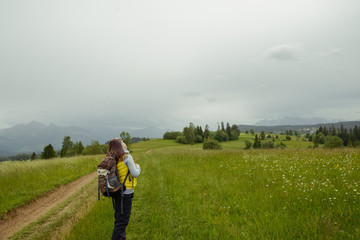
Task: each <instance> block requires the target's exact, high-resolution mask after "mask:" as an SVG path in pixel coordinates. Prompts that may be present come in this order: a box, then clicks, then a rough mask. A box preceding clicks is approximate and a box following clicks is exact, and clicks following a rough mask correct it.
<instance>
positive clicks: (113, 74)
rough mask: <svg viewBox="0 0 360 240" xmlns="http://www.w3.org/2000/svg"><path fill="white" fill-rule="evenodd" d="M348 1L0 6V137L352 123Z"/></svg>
mask: <svg viewBox="0 0 360 240" xmlns="http://www.w3.org/2000/svg"><path fill="white" fill-rule="evenodd" d="M358 9H360V2H359V1H357V0H345V1H337V0H317V1H310V0H294V1H287V0H272V1H268V0H254V1H244V0H239V1H232V0H229V1H214V0H191V1H189V0H183V1H172V0H155V1H145V0H137V1H118V0H116V1H115V0H109V1H95V0H86V1H85V0H79V1H71V0H63V1H46V0H33V1H26V0H12V1H8V0H5V1H1V2H0V32H1V38H0V81H1V88H0V116H1V117H0V128H6V127H10V126H13V125H15V124H19V123H27V122H30V121H32V120H36V121H39V122H42V123H50V122H53V123H56V124H60V125H77V126H84V127H94V126H97V125H102V126H109V127H124V128H143V127H147V126H156V127H159V128H169V129H182V127H184V126H186V125H188V123H189V122H193V123H194V124H196V125H202V126H204V125H205V124H209V125H210V127H211V128H212V129H214V128H215V127H216V126H217V122H221V121H225V122H230V123H231V124H233V123H234V124H253V123H255V122H257V121H260V120H262V119H278V118H283V117H289V116H290V117H302V118H325V119H339V120H359V119H360V108H359V106H360V97H359V96H360V95H359V93H358V92H359V89H360V81H359V77H360V72H359V70H358V69H359V62H360V61H359V60H360V57H359V54H360V45H359V44H358V43H359V42H360V28H359V27H358V26H357V25H358V23H359V22H360V15H359V14H358Z"/></svg>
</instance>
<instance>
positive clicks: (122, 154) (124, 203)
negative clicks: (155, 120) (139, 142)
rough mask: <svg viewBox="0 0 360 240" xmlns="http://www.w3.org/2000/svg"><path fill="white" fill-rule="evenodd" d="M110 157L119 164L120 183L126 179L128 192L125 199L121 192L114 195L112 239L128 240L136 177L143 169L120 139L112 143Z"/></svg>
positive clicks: (125, 193)
mask: <svg viewBox="0 0 360 240" xmlns="http://www.w3.org/2000/svg"><path fill="white" fill-rule="evenodd" d="M108 156H111V157H114V158H115V160H116V162H117V169H118V172H119V177H120V183H123V182H124V180H125V178H126V181H125V187H126V190H125V191H124V192H123V197H122V194H121V192H120V191H117V192H116V193H114V194H113V195H112V197H113V200H114V203H115V208H114V209H115V223H114V231H113V234H112V238H111V239H112V240H119V239H126V226H127V225H128V223H129V219H130V213H131V205H132V199H133V197H134V188H135V186H136V183H137V181H136V177H137V176H139V174H140V171H141V169H140V166H139V164H135V163H134V159H133V158H132V156H131V155H130V154H129V151H128V150H127V146H126V144H125V143H124V142H123V141H122V140H121V139H120V138H115V139H113V140H111V141H110V143H109V152H108Z"/></svg>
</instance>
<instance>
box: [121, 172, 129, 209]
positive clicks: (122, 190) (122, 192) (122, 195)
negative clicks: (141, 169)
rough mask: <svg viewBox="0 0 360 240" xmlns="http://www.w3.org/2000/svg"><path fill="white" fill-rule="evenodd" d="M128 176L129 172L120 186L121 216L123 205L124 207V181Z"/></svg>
mask: <svg viewBox="0 0 360 240" xmlns="http://www.w3.org/2000/svg"><path fill="white" fill-rule="evenodd" d="M129 174H130V170H129V171H128V172H127V174H126V177H125V179H124V182H123V183H122V184H121V210H120V213H121V214H123V213H124V210H123V208H124V206H123V205H124V204H123V199H124V187H125V182H126V179H127V178H128V176H129Z"/></svg>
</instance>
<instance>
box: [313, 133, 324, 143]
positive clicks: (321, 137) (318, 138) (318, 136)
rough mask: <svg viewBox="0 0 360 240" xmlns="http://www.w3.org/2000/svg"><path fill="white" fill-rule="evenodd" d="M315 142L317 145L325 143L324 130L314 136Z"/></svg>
mask: <svg viewBox="0 0 360 240" xmlns="http://www.w3.org/2000/svg"><path fill="white" fill-rule="evenodd" d="M313 142H314V144H315V145H317V144H324V143H325V136H324V134H323V133H322V132H319V133H317V134H316V135H315V136H314V137H313Z"/></svg>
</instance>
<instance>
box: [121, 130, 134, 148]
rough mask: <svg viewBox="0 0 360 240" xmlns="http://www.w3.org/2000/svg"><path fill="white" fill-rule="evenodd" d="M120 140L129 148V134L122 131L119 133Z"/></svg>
mask: <svg viewBox="0 0 360 240" xmlns="http://www.w3.org/2000/svg"><path fill="white" fill-rule="evenodd" d="M120 138H121V139H122V140H123V141H124V143H125V144H126V146H127V147H128V148H129V147H130V145H131V136H130V133H128V132H125V131H122V132H121V133H120Z"/></svg>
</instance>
